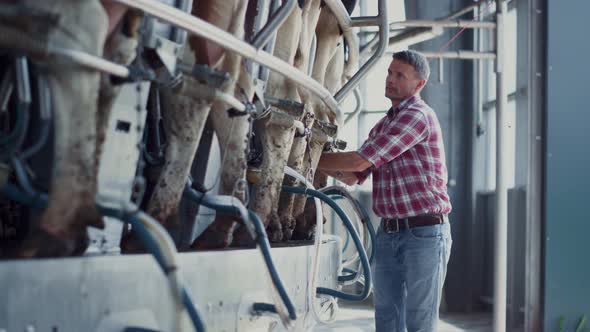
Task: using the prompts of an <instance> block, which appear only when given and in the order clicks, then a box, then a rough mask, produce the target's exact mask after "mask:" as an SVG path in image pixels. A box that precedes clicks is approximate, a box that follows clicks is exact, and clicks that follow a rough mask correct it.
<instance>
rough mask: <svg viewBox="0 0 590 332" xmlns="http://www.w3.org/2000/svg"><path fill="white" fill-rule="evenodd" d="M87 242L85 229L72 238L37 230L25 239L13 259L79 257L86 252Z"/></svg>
mask: <svg viewBox="0 0 590 332" xmlns="http://www.w3.org/2000/svg"><path fill="white" fill-rule="evenodd" d="M88 244H89V240H88V234H87V233H86V228H84V229H82V230H80V231H78V232H76V235H75V236H74V237H73V238H60V237H58V236H55V235H53V234H51V233H49V232H47V231H45V230H43V229H37V230H35V231H33V233H32V234H31V235H30V236H29V237H27V238H26V239H25V241H24V242H23V244H22V245H21V246H20V248H18V249H17V251H16V252H15V253H14V254H12V255H9V256H12V257H14V258H50V257H68V256H80V255H82V254H84V252H86V249H87V248H88Z"/></svg>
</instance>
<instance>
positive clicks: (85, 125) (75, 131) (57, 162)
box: [13, 0, 109, 258]
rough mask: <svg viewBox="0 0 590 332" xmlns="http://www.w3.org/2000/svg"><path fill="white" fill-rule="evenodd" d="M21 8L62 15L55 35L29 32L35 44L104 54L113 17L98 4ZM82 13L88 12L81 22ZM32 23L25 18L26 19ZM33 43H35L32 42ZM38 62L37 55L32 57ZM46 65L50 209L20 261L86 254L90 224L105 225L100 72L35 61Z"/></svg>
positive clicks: (61, 0) (29, 2)
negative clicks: (98, 197) (98, 201)
mask: <svg viewBox="0 0 590 332" xmlns="http://www.w3.org/2000/svg"><path fill="white" fill-rule="evenodd" d="M19 5H22V6H25V7H29V8H35V9H38V10H39V11H41V12H46V13H48V14H50V15H53V16H55V17H59V20H57V21H56V23H55V25H56V26H55V27H53V28H52V29H51V30H50V31H35V32H34V34H33V32H32V31H26V29H27V25H26V24H23V25H13V28H15V27H16V28H23V29H25V31H21V33H23V34H24V35H28V36H29V38H31V39H33V40H36V41H37V42H39V44H36V45H59V46H60V47H64V48H70V49H74V50H80V51H84V52H87V53H90V54H92V55H96V56H102V54H103V47H104V44H105V40H106V38H107V34H108V26H109V17H108V14H107V12H106V11H105V9H104V8H103V6H102V4H101V2H99V1H98V0H85V1H79V0H47V1H36V0H23V1H20V2H19ZM80 13H84V16H83V19H81V16H80ZM27 19H33V18H29V17H23V18H22V20H23V21H26V20H27ZM31 44H32V43H31ZM33 57H34V58H35V56H33ZM35 59H36V60H38V61H40V62H44V63H45V64H46V66H45V68H46V72H47V77H48V81H49V85H50V88H51V92H52V96H53V101H54V104H53V106H54V107H53V110H54V112H53V115H54V147H53V150H54V163H53V169H52V176H51V181H50V182H51V183H50V190H49V200H48V205H47V208H46V209H45V210H44V211H43V212H42V213H41V216H40V218H39V221H38V222H37V223H35V225H34V227H33V229H32V231H31V233H30V234H29V235H28V236H27V238H26V239H25V241H24V243H23V244H22V246H20V248H18V249H17V250H16V253H15V255H16V256H18V257H24V258H27V257H48V256H68V255H72V254H81V253H83V252H84V250H85V249H86V246H87V243H88V238H87V233H86V227H87V226H88V225H94V226H98V227H100V226H102V219H101V217H100V215H99V213H98V211H97V209H96V207H95V194H96V189H97V177H96V173H97V171H96V170H97V164H96V157H95V152H96V130H97V129H96V112H97V99H98V91H99V81H100V74H99V73H98V71H96V70H93V69H89V68H86V67H82V66H79V65H71V64H65V63H63V62H62V61H49V59H47V58H44V57H43V55H41V56H40V57H39V58H35Z"/></svg>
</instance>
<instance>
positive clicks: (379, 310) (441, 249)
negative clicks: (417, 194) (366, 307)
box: [373, 220, 453, 332]
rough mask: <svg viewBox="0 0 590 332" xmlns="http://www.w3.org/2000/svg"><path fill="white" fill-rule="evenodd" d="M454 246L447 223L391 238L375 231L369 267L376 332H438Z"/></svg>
mask: <svg viewBox="0 0 590 332" xmlns="http://www.w3.org/2000/svg"><path fill="white" fill-rule="evenodd" d="M406 222H407V221H406ZM452 242H453V241H452V240H451V227H450V224H449V223H448V220H447V222H445V223H444V224H441V225H434V226H425V227H415V228H410V229H408V228H406V229H403V230H400V231H399V232H397V233H390V234H388V233H385V232H384V231H383V230H382V229H381V228H379V231H378V232H377V240H376V245H377V252H376V255H375V261H374V265H373V276H374V282H375V288H374V293H373V294H374V301H375V326H376V330H377V332H405V331H408V332H435V331H436V325H437V323H438V308H439V305H440V300H441V293H442V286H443V283H444V280H445V276H446V273H447V263H448V261H449V256H450V252H451V245H452Z"/></svg>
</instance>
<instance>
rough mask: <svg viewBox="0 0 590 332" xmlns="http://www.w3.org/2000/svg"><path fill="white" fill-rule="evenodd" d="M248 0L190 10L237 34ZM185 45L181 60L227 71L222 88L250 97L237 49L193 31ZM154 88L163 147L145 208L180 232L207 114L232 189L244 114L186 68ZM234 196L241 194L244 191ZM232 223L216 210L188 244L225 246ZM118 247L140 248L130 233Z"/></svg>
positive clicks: (225, 190)
mask: <svg viewBox="0 0 590 332" xmlns="http://www.w3.org/2000/svg"><path fill="white" fill-rule="evenodd" d="M247 4H248V1H247V0H232V1H213V0H208V1H194V2H193V6H192V8H191V14H192V15H194V16H196V17H199V18H201V19H203V20H206V21H208V22H210V23H212V24H214V25H216V26H217V27H219V28H220V29H223V30H225V31H228V32H229V33H231V34H232V35H234V36H235V37H237V38H243V36H244V20H245V16H246V9H247ZM188 45H189V47H190V49H187V50H186V52H185V55H184V57H183V59H182V60H183V62H184V63H185V64H186V63H189V64H193V63H194V64H196V65H201V66H206V67H208V68H211V69H212V70H215V71H220V72H223V73H226V74H227V75H226V79H225V81H224V84H223V85H222V86H221V87H220V90H221V91H222V92H223V93H228V94H232V95H236V96H237V97H238V99H241V101H242V102H248V101H250V100H251V98H252V95H253V87H252V84H251V82H250V81H249V80H248V77H247V75H246V74H245V73H244V72H243V69H242V64H241V57H240V56H239V55H237V54H235V53H232V52H226V51H225V50H224V49H222V48H221V47H220V46H218V45H216V44H214V43H212V42H210V41H208V40H206V39H204V38H201V37H197V36H191V37H189V38H188ZM158 89H159V96H160V102H161V106H162V111H161V112H162V114H161V116H162V125H163V128H164V132H165V134H166V149H165V156H164V162H163V165H159V166H152V167H148V170H147V172H146V174H147V178H148V183H152V184H153V185H152V186H151V187H150V190H148V191H147V194H148V195H147V196H148V197H147V203H146V204H145V209H146V212H147V213H148V214H150V215H152V216H153V217H154V218H155V219H156V220H158V221H159V222H160V223H162V225H164V226H165V227H166V229H167V230H168V231H169V232H170V233H172V234H173V235H178V233H179V232H180V231H181V229H182V227H181V226H182V225H181V219H180V217H179V213H178V207H179V204H180V201H181V199H182V193H183V191H184V188H185V185H186V181H187V179H188V176H189V174H190V170H191V165H192V163H193V160H194V157H195V152H196V150H197V147H198V143H199V140H200V138H201V135H202V132H203V129H204V127H205V123H206V121H207V119H208V118H210V119H211V122H212V123H213V127H214V130H215V132H216V134H217V137H218V140H219V143H220V146H221V153H222V155H224V156H226V157H225V158H224V160H223V163H224V165H223V168H222V170H221V175H220V178H221V188H220V193H222V194H232V193H235V192H236V190H235V189H234V188H235V187H236V183H238V182H240V180H241V179H243V178H244V175H245V169H246V158H245V154H244V150H245V148H246V144H247V142H246V138H247V134H248V128H249V123H248V118H247V117H245V116H240V117H232V116H230V114H231V112H228V111H229V109H230V106H228V105H227V104H226V103H224V102H222V101H214V100H212V99H211V96H212V95H213V94H212V93H211V92H212V90H213V89H214V88H213V87H209V86H207V85H206V84H204V83H202V82H199V81H198V80H197V79H196V78H194V77H192V76H191V75H190V74H185V75H183V76H182V81H181V83H180V84H175V85H171V86H162V87H159V88H158ZM228 124H229V125H228ZM238 191H239V190H238ZM237 196H238V197H240V198H241V199H243V198H244V191H242V192H241V193H239V194H238V195H237ZM235 227H236V221H235V220H234V219H232V218H226V217H224V216H221V215H220V216H218V217H217V218H216V220H215V221H214V223H213V224H212V225H211V226H210V227H209V228H208V229H207V230H206V231H205V232H204V233H203V234H201V236H200V237H199V239H198V240H197V241H195V242H194V243H193V244H192V245H191V247H192V248H195V249H207V248H212V247H219V246H227V245H229V242H231V238H230V239H229V240H227V239H225V236H226V235H225V234H227V233H229V234H232V233H233V229H234V228H235ZM220 234H221V235H220ZM224 243H226V244H224ZM121 247H122V250H123V251H124V252H127V253H131V252H137V251H141V250H142V249H141V246H140V245H139V243H138V241H137V240H136V239H135V238H134V237H133V235H132V234H130V235H127V236H125V237H124V238H123V240H122V244H121Z"/></svg>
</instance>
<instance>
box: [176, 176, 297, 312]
mask: <svg viewBox="0 0 590 332" xmlns="http://www.w3.org/2000/svg"><path fill="white" fill-rule="evenodd" d="M184 193H185V194H186V195H187V197H188V198H189V199H191V200H193V201H194V202H196V203H199V204H202V205H204V206H206V207H208V208H211V209H214V210H216V211H220V212H224V213H228V214H233V215H239V216H240V217H241V218H242V220H243V221H244V226H245V227H247V228H248V230H249V231H250V235H251V236H252V238H253V239H254V240H255V241H256V242H257V244H258V248H259V249H260V251H261V254H262V256H263V259H264V262H265V263H266V267H267V271H268V273H269V275H270V278H271V281H272V283H273V286H274V289H275V290H276V292H278V294H279V298H280V300H281V302H282V303H283V305H284V306H285V307H286V309H287V312H288V318H287V320H296V319H297V314H296V311H295V306H294V305H293V302H292V301H291V299H290V298H289V295H288V294H287V291H286V290H285V287H284V285H283V283H282V281H281V278H280V276H279V274H278V272H277V270H276V268H275V266H274V263H273V261H272V257H271V255H270V243H269V241H268V236H267V235H266V230H265V229H264V224H262V222H261V221H260V219H259V218H258V216H257V215H256V214H255V213H253V212H252V211H248V210H247V209H246V207H245V206H244V205H243V204H242V202H241V201H240V200H239V199H237V198H236V197H233V196H221V195H208V194H205V193H202V192H198V191H196V190H195V189H193V188H192V187H191V185H190V182H189V183H187V186H186V187H185V191H184ZM244 212H245V214H246V215H245V216H244ZM275 309H276V311H277V312H278V313H279V315H281V308H277V306H275ZM281 318H282V319H283V321H284V322H285V318H283V317H281ZM285 323H286V322H285Z"/></svg>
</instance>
